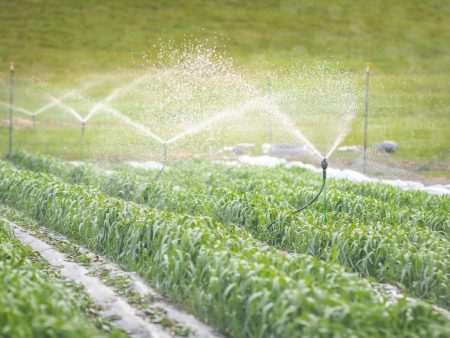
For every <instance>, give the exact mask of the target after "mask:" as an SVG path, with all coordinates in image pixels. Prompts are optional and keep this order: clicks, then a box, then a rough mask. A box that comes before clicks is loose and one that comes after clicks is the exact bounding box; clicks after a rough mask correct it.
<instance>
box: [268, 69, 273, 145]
mask: <svg viewBox="0 0 450 338" xmlns="http://www.w3.org/2000/svg"><path fill="white" fill-rule="evenodd" d="M267 92H268V95H269V96H271V95H272V79H271V77H270V75H269V76H267ZM267 136H268V142H269V144H270V154H272V112H271V111H270V109H268V110H267Z"/></svg>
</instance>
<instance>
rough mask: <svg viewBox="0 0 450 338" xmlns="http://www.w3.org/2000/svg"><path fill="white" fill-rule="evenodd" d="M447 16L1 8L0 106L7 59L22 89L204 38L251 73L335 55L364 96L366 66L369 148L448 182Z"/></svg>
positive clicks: (244, 5)
mask: <svg viewBox="0 0 450 338" xmlns="http://www.w3.org/2000/svg"><path fill="white" fill-rule="evenodd" d="M449 18H450V2H447V1H440V0H429V1H400V0H397V1H395V0H390V1H381V0H380V1H365V2H359V1H344V0H341V1H333V2H331V1H323V0H318V1H312V0H311V1H303V0H299V1H295V0H280V1H269V0H254V1H239V0H228V1H225V0H222V1H200V0H181V1H175V0H166V1H137V0H127V1H125V0H116V1H94V0H83V1H79V0H78V1H75V0H22V1H11V0H0V80H1V84H2V86H1V89H0V100H2V101H6V100H7V97H8V93H7V88H6V84H7V79H8V73H7V72H8V68H9V63H10V61H14V62H15V63H16V67H17V82H19V83H20V81H21V79H23V80H24V81H25V79H27V81H29V79H35V80H36V82H39V81H44V82H46V83H51V84H54V85H55V86H65V87H70V86H74V85H75V84H77V81H80V79H82V78H83V77H84V78H87V77H88V78H93V77H95V76H96V74H99V75H102V74H107V73H108V72H120V71H127V70H130V69H138V68H139V66H140V65H141V63H142V55H143V54H147V55H148V57H149V58H150V59H151V58H153V57H155V55H156V51H155V49H154V48H153V46H154V45H158V44H159V43H160V42H161V41H162V42H166V41H172V42H173V43H174V44H175V45H176V44H178V43H180V44H181V43H183V42H185V41H186V40H196V39H197V40H199V41H205V40H206V39H207V40H208V41H209V42H210V43H211V44H213V45H215V46H217V47H218V48H219V50H220V51H221V52H223V53H225V54H226V55H227V56H230V57H232V58H233V60H234V61H235V62H236V63H237V64H238V65H240V66H244V67H245V68H246V69H248V70H249V72H252V71H254V72H260V71H263V70H264V68H265V67H277V65H283V64H285V63H287V62H290V61H291V60H293V59H295V58H311V59H317V58H319V59H320V58H327V59H333V60H336V61H338V62H339V63H340V64H341V65H342V66H343V67H347V68H348V69H349V70H350V71H351V72H353V73H354V74H355V75H357V76H360V78H361V97H363V85H364V70H365V65H366V62H371V63H372V64H373V68H372V73H371V102H370V103H371V106H370V124H369V142H370V144H371V145H375V144H376V143H378V142H380V141H382V140H385V139H392V140H395V141H396V142H398V143H399V150H398V152H397V153H396V154H395V155H394V157H393V158H394V159H395V160H397V161H400V162H401V163H402V164H404V166H405V167H410V168H419V167H420V168H422V169H423V174H424V175H426V176H436V177H449V176H450V174H449V173H448V172H449V170H450V168H449V155H448V154H449V147H450V128H449V126H450V95H449V93H450V43H449V41H450V20H449ZM361 103H362V101H361ZM6 116H7V111H6V110H5V109H4V108H0V119H1V120H4V119H6ZM362 117H363V106H362V105H361V109H360V111H359V112H358V116H357V118H356V119H355V121H354V123H353V128H352V132H351V133H350V134H349V135H348V137H347V138H346V140H345V141H344V144H345V145H352V144H358V145H360V144H362V137H363V136H362V126H363V119H362ZM0 128H1V129H0V131H1V135H0V141H1V144H2V149H1V151H2V153H3V152H5V151H6V150H4V149H6V148H5V147H4V145H5V143H6V127H5V124H4V123H3V124H1V125H0ZM55 133H56V132H55ZM55 138H56V139H57V138H58V135H57V134H55ZM18 142H19V144H20V142H23V144H24V145H28V146H29V147H32V145H33V142H31V141H30V142H27V141H21V140H20V139H19V140H18ZM93 142H94V141H93ZM49 149H52V148H49ZM74 156H75V155H74Z"/></svg>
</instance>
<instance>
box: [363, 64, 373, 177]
mask: <svg viewBox="0 0 450 338" xmlns="http://www.w3.org/2000/svg"><path fill="white" fill-rule="evenodd" d="M370 66H371V64H370V63H367V65H366V99H365V119H364V155H363V161H364V163H363V173H364V174H365V173H366V161H367V123H368V119H369V75H370Z"/></svg>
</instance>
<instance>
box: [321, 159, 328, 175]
mask: <svg viewBox="0 0 450 338" xmlns="http://www.w3.org/2000/svg"><path fill="white" fill-rule="evenodd" d="M320 166H321V167H322V170H323V171H322V173H323V179H324V180H326V179H327V168H328V161H327V159H326V158H324V159H323V160H322V163H321V164H320Z"/></svg>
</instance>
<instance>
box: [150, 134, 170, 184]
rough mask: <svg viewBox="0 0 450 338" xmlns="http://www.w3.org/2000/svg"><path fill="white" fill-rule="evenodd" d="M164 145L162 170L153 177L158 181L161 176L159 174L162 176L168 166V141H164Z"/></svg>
mask: <svg viewBox="0 0 450 338" xmlns="http://www.w3.org/2000/svg"><path fill="white" fill-rule="evenodd" d="M162 145H163V159H162V167H161V170H160V171H159V172H158V174H156V176H155V178H154V179H153V180H154V181H156V180H157V179H158V178H159V176H161V174H162V172H163V171H164V169H165V168H166V162H167V152H168V150H169V144H168V143H167V142H164V143H163V144H162Z"/></svg>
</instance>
